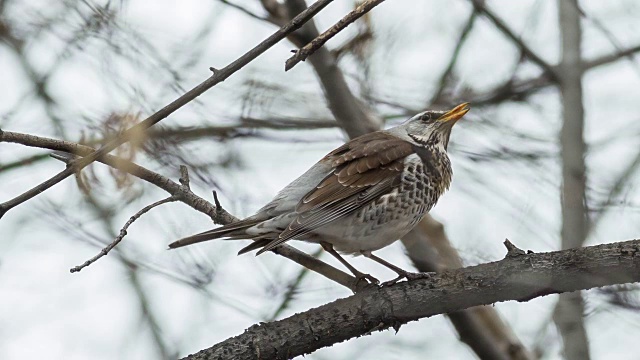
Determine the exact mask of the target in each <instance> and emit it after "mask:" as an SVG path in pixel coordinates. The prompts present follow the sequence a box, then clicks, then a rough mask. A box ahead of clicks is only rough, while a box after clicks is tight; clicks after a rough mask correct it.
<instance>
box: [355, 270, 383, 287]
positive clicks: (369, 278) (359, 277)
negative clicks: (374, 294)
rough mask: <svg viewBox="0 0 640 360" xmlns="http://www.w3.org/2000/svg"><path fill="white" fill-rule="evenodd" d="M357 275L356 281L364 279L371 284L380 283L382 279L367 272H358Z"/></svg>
mask: <svg viewBox="0 0 640 360" xmlns="http://www.w3.org/2000/svg"><path fill="white" fill-rule="evenodd" d="M355 276H356V283H359V282H360V281H362V280H364V281H366V282H367V283H369V284H373V285H378V284H380V280H378V279H376V278H375V277H373V276H371V275H369V274H365V273H361V272H359V273H357V274H355Z"/></svg>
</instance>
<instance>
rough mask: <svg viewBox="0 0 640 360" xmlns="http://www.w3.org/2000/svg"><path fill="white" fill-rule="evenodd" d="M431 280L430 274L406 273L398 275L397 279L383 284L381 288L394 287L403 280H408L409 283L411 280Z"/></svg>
mask: <svg viewBox="0 0 640 360" xmlns="http://www.w3.org/2000/svg"><path fill="white" fill-rule="evenodd" d="M429 278H431V274H429V273H423V272H418V273H412V272H408V271H406V272H404V273H402V274H398V277H396V278H395V279H393V280H389V281H385V282H383V283H382V285H381V286H390V285H393V284H395V283H397V282H398V281H400V280H402V279H407V280H408V281H411V280H417V279H429Z"/></svg>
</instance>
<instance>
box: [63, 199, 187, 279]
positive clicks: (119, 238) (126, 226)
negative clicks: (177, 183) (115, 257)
mask: <svg viewBox="0 0 640 360" xmlns="http://www.w3.org/2000/svg"><path fill="white" fill-rule="evenodd" d="M174 201H178V199H177V198H176V197H174V196H169V197H168V198H166V199H162V200H159V201H156V202H154V203H153V204H151V205H147V206H145V207H143V208H142V209H141V210H140V211H138V212H137V213H135V214H134V215H133V216H132V217H130V218H129V220H128V221H127V222H126V223H125V224H124V226H123V227H122V229H120V234H119V235H118V236H117V237H116V238H115V239H114V240H113V241H112V242H111V243H110V244H109V245H107V246H106V247H105V248H103V249H102V250H100V252H99V253H98V254H97V255H96V256H94V257H92V258H91V259H89V260H87V261H85V262H84V263H82V264H81V265H78V266H74V267H72V268H71V269H70V271H71V273H76V272H80V270H82V269H84V268H86V267H87V266H89V265H91V264H93V263H94V262H96V261H98V259H100V258H101V257H103V256H105V255H107V254H108V253H109V251H111V250H112V249H113V248H114V247H116V245H118V244H119V243H120V241H122V239H124V237H125V236H126V235H127V230H128V229H129V226H131V224H133V223H134V222H135V221H136V220H138V219H139V218H140V217H141V216H142V215H144V214H145V213H146V212H148V211H149V210H151V209H153V208H154V207H158V206H160V205H162V204H166V203H170V202H174Z"/></svg>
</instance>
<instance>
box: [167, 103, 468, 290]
mask: <svg viewBox="0 0 640 360" xmlns="http://www.w3.org/2000/svg"><path fill="white" fill-rule="evenodd" d="M467 105H468V104H466V103H464V104H460V105H458V106H456V107H455V108H453V109H451V110H449V111H432V110H428V111H425V112H422V113H420V114H418V115H415V116H414V117H412V118H411V119H409V120H407V121H406V122H405V123H403V124H402V125H399V126H396V127H393V128H390V129H388V130H381V131H376V132H372V133H369V134H366V135H363V136H360V137H358V138H355V139H353V140H351V141H349V142H347V143H346V144H344V145H342V146H340V147H339V148H337V149H335V150H333V151H332V152H330V153H329V154H328V155H327V156H325V157H324V158H322V159H321V160H320V161H318V163H316V164H315V165H313V166H312V167H311V168H310V169H309V170H307V172H305V173H304V174H302V176H300V177H299V178H297V179H296V180H294V181H293V182H292V183H291V184H289V185H287V186H286V187H285V188H284V189H282V190H281V191H280V192H279V193H278V194H277V195H276V197H275V198H274V199H273V200H272V201H271V202H269V203H268V204H267V205H265V206H264V207H263V208H262V209H260V210H258V212H257V213H256V214H255V215H252V216H249V217H248V218H246V219H243V220H241V221H238V222H236V223H232V224H228V225H225V226H222V227H219V228H216V229H213V230H209V231H205V232H203V233H200V234H197V235H193V236H189V237H186V238H184V239H181V240H178V241H176V242H174V243H172V244H170V245H169V247H170V248H178V247H181V246H185V245H190V244H194V243H198V242H201V241H207V240H212V239H218V238H225V239H251V240H254V241H253V242H252V243H251V244H250V245H249V246H247V247H245V248H243V249H242V250H240V252H239V253H238V254H243V253H246V252H248V251H251V250H255V249H260V250H259V251H258V252H257V254H258V255H259V254H262V253H263V252H265V251H269V250H272V249H274V248H275V247H277V246H278V245H280V244H282V243H284V242H286V241H289V240H291V239H298V240H304V241H308V242H314V243H319V244H320V245H322V247H323V248H324V249H325V250H326V251H327V252H329V253H330V254H332V255H333V256H335V257H336V258H337V259H338V260H340V262H341V263H343V264H344V265H345V266H346V267H348V268H349V270H351V272H353V273H354V275H356V277H357V278H359V279H362V278H366V279H368V280H370V281H373V282H376V283H377V280H376V279H375V278H373V277H372V276H370V275H368V274H364V273H361V272H359V271H357V270H356V269H355V268H353V267H352V266H351V265H350V264H349V263H347V262H346V261H345V260H344V259H343V258H342V257H341V256H340V255H339V254H338V252H337V251H339V252H341V253H347V254H353V255H364V256H366V257H369V258H371V259H373V260H375V261H377V262H379V263H381V264H383V265H385V266H387V267H389V268H390V269H392V270H393V271H395V272H396V273H398V278H396V279H394V280H393V282H395V281H397V280H399V279H402V278H407V279H412V278H415V277H421V274H414V273H409V272H406V271H404V270H402V269H401V268H399V267H397V266H394V265H392V264H390V263H388V262H387V261H385V260H383V259H381V258H379V257H377V256H375V255H373V254H372V253H371V252H372V251H375V250H378V249H381V248H383V247H385V246H387V245H389V244H391V243H393V242H395V241H396V240H398V239H399V238H401V237H403V236H404V235H405V234H407V233H408V232H409V231H410V230H411V229H412V228H413V227H414V226H415V225H416V224H417V223H418V222H419V221H420V220H421V219H422V218H423V217H424V216H425V215H426V214H427V212H429V210H430V209H431V208H432V207H433V206H434V205H435V204H436V202H437V201H438V198H439V197H440V195H442V194H443V193H444V191H445V190H446V189H448V188H449V184H450V183H451V175H452V171H451V163H450V161H449V157H448V156H447V145H448V143H449V135H450V134H451V128H452V127H453V125H454V124H455V123H456V121H458V120H459V119H460V118H462V117H463V116H464V115H465V114H466V113H467V112H468V111H469V108H468V106H467Z"/></svg>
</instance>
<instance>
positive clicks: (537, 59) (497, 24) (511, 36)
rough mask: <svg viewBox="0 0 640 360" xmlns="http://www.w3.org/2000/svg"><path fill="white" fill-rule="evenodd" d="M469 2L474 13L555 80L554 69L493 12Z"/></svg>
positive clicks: (480, 0) (473, 0)
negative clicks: (496, 29) (476, 12)
mask: <svg viewBox="0 0 640 360" xmlns="http://www.w3.org/2000/svg"><path fill="white" fill-rule="evenodd" d="M470 1H471V3H472V4H473V7H474V8H475V9H476V11H478V12H479V13H481V14H483V15H484V16H485V17H486V18H487V19H489V21H491V22H492V23H493V25H495V27H496V28H498V30H500V31H501V32H502V33H503V34H504V35H506V36H507V37H508V38H509V39H511V41H513V42H514V43H515V44H516V45H517V46H518V47H519V48H520V50H521V51H522V52H523V53H524V54H525V55H526V56H527V58H529V59H530V60H531V61H533V62H534V63H536V64H538V65H539V66H540V67H542V68H543V69H544V70H545V72H547V73H548V74H549V75H550V76H551V77H552V78H553V79H555V78H556V68H555V67H553V66H551V65H550V64H549V63H547V62H546V61H544V60H543V59H542V58H541V57H539V56H538V55H536V53H535V52H534V51H533V50H531V49H530V48H529V46H527V44H525V43H524V41H522V39H521V38H520V37H519V36H517V35H516V34H514V33H513V31H511V29H509V27H508V26H507V24H505V23H504V22H503V21H502V20H501V19H500V18H499V17H498V16H496V15H495V14H494V13H493V12H491V11H490V10H489V9H487V8H486V7H485V5H484V1H483V0H470Z"/></svg>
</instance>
